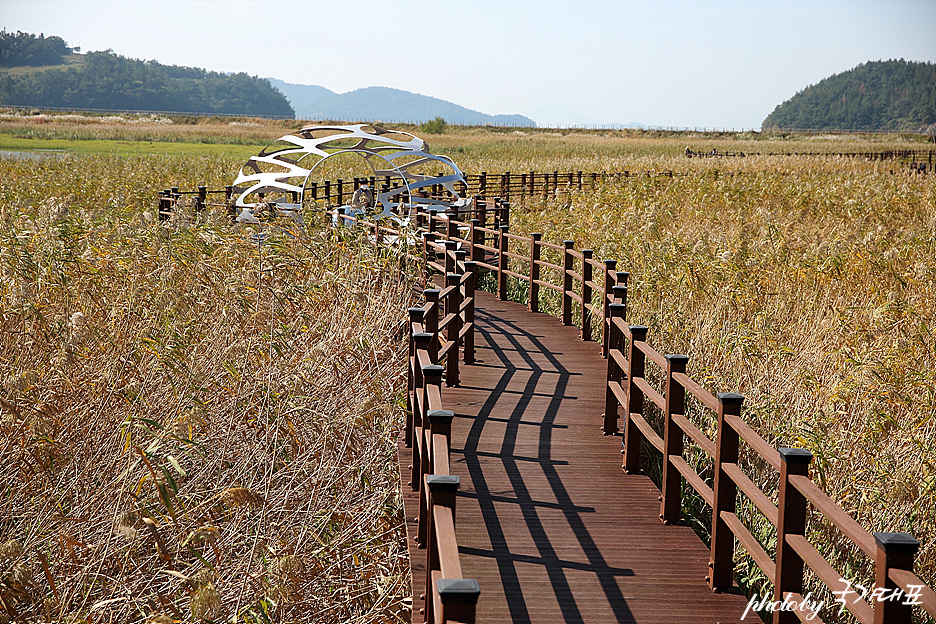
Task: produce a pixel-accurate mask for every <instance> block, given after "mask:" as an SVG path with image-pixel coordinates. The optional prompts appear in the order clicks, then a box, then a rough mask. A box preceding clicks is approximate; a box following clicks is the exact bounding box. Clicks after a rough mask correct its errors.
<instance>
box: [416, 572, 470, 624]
mask: <svg viewBox="0 0 936 624" xmlns="http://www.w3.org/2000/svg"><path fill="white" fill-rule="evenodd" d="M436 588H437V589H438V590H439V598H440V599H441V600H442V613H441V614H440V617H439V618H438V621H439V622H464V623H465V624H475V611H476V609H477V604H478V596H479V595H480V594H481V586H480V585H479V584H478V581H476V580H475V579H439V580H438V581H436ZM427 621H428V620H427Z"/></svg>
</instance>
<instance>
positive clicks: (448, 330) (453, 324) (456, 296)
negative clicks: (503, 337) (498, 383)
mask: <svg viewBox="0 0 936 624" xmlns="http://www.w3.org/2000/svg"><path fill="white" fill-rule="evenodd" d="M460 284H461V275H459V274H458V273H449V274H448V275H446V276H445V285H446V289H448V288H449V287H451V289H452V290H451V291H449V294H448V296H447V297H446V298H445V314H446V315H449V314H451V315H452V320H450V321H449V324H448V325H446V326H445V341H446V342H447V343H450V344H451V345H452V346H450V347H449V352H448V355H446V356H445V385H446V386H450V387H451V386H457V385H458V334H459V332H460V331H461V316H460V315H459V310H460V309H461V288H460Z"/></svg>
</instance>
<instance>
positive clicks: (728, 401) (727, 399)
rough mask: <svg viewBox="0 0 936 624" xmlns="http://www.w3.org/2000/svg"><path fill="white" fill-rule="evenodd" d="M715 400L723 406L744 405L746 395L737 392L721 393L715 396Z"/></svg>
mask: <svg viewBox="0 0 936 624" xmlns="http://www.w3.org/2000/svg"><path fill="white" fill-rule="evenodd" d="M715 398H717V399H718V402H719V403H721V404H722V405H741V404H742V403H744V395H743V394H738V393H737V392H719V393H717V394H716V395H715Z"/></svg>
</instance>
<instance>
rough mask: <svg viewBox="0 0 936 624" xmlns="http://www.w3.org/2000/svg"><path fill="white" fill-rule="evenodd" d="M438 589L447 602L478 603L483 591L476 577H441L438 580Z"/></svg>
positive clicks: (440, 595)
mask: <svg viewBox="0 0 936 624" xmlns="http://www.w3.org/2000/svg"><path fill="white" fill-rule="evenodd" d="M436 589H437V590H439V597H440V598H441V599H442V602H443V603H445V604H449V603H452V602H458V603H461V604H476V603H477V602H478V595H479V594H480V593H481V586H480V585H479V584H478V581H476V580H475V579H439V580H437V581H436Z"/></svg>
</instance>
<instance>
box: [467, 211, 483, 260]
mask: <svg viewBox="0 0 936 624" xmlns="http://www.w3.org/2000/svg"><path fill="white" fill-rule="evenodd" d="M469 223H470V224H471V230H469V232H468V240H470V241H471V248H470V249H471V259H472V260H473V261H475V262H478V261H482V262H483V261H484V250H483V249H481V248H480V247H478V245H483V244H484V232H482V231H481V230H480V228H482V227H484V226H483V225H482V224H481V220H480V219H472V220H471V221H469Z"/></svg>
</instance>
